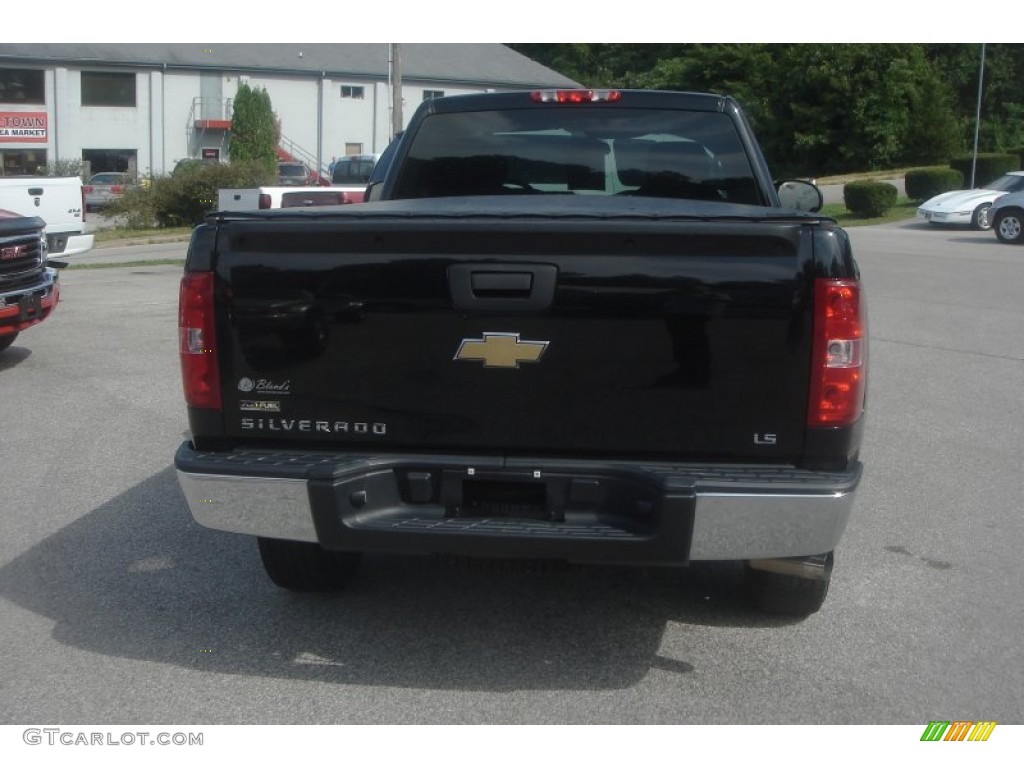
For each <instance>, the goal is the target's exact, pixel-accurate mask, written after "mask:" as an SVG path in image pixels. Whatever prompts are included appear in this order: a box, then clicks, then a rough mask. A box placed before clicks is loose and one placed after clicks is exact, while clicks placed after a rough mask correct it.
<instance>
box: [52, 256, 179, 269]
mask: <svg viewBox="0 0 1024 768" xmlns="http://www.w3.org/2000/svg"><path fill="white" fill-rule="evenodd" d="M184 263H185V259H139V260H136V261H118V262H112V263H109V264H108V263H96V264H68V265H67V266H66V267H64V269H62V270H61V271H62V272H66V271H67V270H69V269H115V268H117V267H159V266H166V265H168V264H175V265H182V264H184Z"/></svg>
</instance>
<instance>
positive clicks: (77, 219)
mask: <svg viewBox="0 0 1024 768" xmlns="http://www.w3.org/2000/svg"><path fill="white" fill-rule="evenodd" d="M0 208H3V209H5V210H8V211H13V212H14V213H17V214H20V215H22V216H38V217H39V218H40V219H42V220H43V221H44V222H46V229H45V233H46V246H47V252H48V256H50V257H53V256H61V257H64V256H75V255H78V254H82V253H85V252H86V251H89V250H91V249H92V247H93V240H94V238H93V235H87V234H86V233H85V198H84V196H83V192H82V180H81V179H80V178H78V177H77V176H3V177H0Z"/></svg>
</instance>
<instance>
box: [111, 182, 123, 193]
mask: <svg viewBox="0 0 1024 768" xmlns="http://www.w3.org/2000/svg"><path fill="white" fill-rule="evenodd" d="M123 191H124V188H123V187H121V186H119V185H117V184H114V185H113V186H112V187H111V188H110V194H112V195H120V194H121V193H122V192H123Z"/></svg>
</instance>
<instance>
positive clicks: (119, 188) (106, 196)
mask: <svg viewBox="0 0 1024 768" xmlns="http://www.w3.org/2000/svg"><path fill="white" fill-rule="evenodd" d="M130 183H131V181H130V179H129V177H128V174H127V173H97V174H94V175H93V176H92V177H91V178H90V179H89V182H88V183H87V184H86V185H85V187H84V189H83V190H82V191H83V192H85V210H86V211H97V210H99V209H100V208H102V207H103V206H104V205H106V204H107V203H110V202H113V201H114V200H117V199H118V198H119V197H121V195H123V194H124V190H125V187H127V186H128V185H129V184H130Z"/></svg>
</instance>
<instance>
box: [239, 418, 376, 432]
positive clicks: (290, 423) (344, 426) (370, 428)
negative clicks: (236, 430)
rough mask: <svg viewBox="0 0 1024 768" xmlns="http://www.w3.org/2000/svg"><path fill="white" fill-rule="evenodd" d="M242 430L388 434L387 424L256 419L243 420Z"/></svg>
mask: <svg viewBox="0 0 1024 768" xmlns="http://www.w3.org/2000/svg"><path fill="white" fill-rule="evenodd" d="M242 429H268V430H270V431H271V432H292V431H294V430H298V431H299V432H314V431H316V432H328V433H333V434H348V433H349V432H352V433H353V434H356V435H370V434H373V435H381V436H383V435H386V434H387V432H388V427H387V424H368V423H365V422H358V421H357V422H354V423H352V424H350V423H349V422H347V421H335V422H333V423H332V422H329V421H311V420H309V419H298V420H296V419H258V418H243V419H242Z"/></svg>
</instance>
